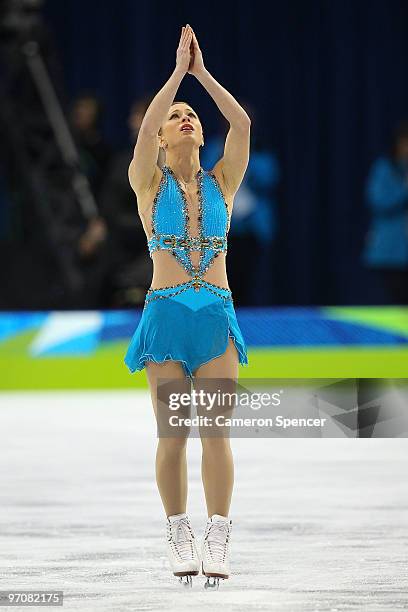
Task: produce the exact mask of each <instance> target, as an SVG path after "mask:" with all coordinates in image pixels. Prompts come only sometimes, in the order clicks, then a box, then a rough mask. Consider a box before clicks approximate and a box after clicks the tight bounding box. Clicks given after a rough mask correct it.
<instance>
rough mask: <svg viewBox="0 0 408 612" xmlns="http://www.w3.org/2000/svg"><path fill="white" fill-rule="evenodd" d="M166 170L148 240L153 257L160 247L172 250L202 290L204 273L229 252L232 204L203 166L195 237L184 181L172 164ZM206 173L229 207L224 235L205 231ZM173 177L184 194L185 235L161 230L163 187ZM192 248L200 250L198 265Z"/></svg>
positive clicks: (182, 204)
mask: <svg viewBox="0 0 408 612" xmlns="http://www.w3.org/2000/svg"><path fill="white" fill-rule="evenodd" d="M162 172H163V175H162V178H161V180H160V184H159V188H158V190H157V193H156V195H155V198H154V200H153V206H152V237H151V238H150V239H149V240H148V247H149V253H150V257H152V254H153V253H154V252H155V251H157V250H170V251H171V253H172V255H173V256H174V257H175V259H176V260H177V261H178V262H179V263H180V265H181V266H182V267H183V269H184V270H185V271H186V272H187V274H188V275H189V276H191V277H192V281H190V282H191V283H192V286H193V287H194V289H195V290H196V291H199V289H200V286H201V285H202V281H203V280H204V279H203V276H204V274H205V273H206V272H207V270H208V269H209V267H210V266H211V264H212V263H213V261H214V259H215V257H217V256H218V254H219V253H221V252H225V253H226V252H227V233H228V229H229V223H230V216H229V212H228V206H227V203H226V201H225V198H224V195H223V193H222V190H221V188H220V185H219V183H218V180H217V178H216V177H215V175H214V174H213V173H212V172H205V171H204V170H203V168H200V170H199V171H198V172H197V174H196V180H197V187H198V190H197V194H198V216H197V220H198V236H191V233H190V217H189V214H188V201H187V196H186V193H185V191H184V190H183V188H182V187H181V184H180V181H179V180H178V178H177V177H176V175H175V174H174V172H173V170H172V169H171V168H170V167H169V166H166V165H164V166H163V168H162ZM205 176H208V177H210V180H211V181H212V184H213V185H214V186H215V188H216V193H217V195H218V197H219V198H220V199H221V201H222V202H223V205H224V207H225V212H224V213H223V214H224V216H225V218H226V223H225V229H224V230H223V235H222V236H220V235H211V236H207V235H205V233H204V219H205V218H206V217H205V215H206V213H207V214H208V211H207V210H205V202H204V198H203V182H204V179H205ZM169 179H171V180H172V182H173V184H174V185H175V187H176V193H177V194H178V195H179V197H180V203H181V212H182V219H183V235H176V234H166V233H160V232H158V231H157V212H158V203H159V202H160V198H161V196H162V193H163V190H164V189H165V187H166V186H167V184H168V183H167V182H168V181H169ZM217 204H218V203H217ZM218 206H219V205H218ZM175 212H176V214H179V211H177V209H176V208H175ZM191 251H199V252H200V257H199V262H198V264H197V265H194V264H193V262H192V260H191V256H190V252H191ZM224 289H225V288H224Z"/></svg>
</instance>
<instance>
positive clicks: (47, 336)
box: [0, 307, 408, 390]
mask: <svg viewBox="0 0 408 612" xmlns="http://www.w3.org/2000/svg"><path fill="white" fill-rule="evenodd" d="M140 315H141V311H73V312H70V311H64V312H36V313H34V312H26V313H11V312H8V313H1V314H0V372H1V374H0V389H3V390H12V389H87V388H89V389H97V388H102V389H104V388H105V389H107V388H135V387H136V388H137V387H146V384H147V383H146V374H145V371H141V372H136V373H134V374H131V373H130V372H129V371H128V369H127V367H126V366H125V364H124V361H123V358H124V355H125V353H126V349H127V346H128V344H129V341H130V338H131V335H132V333H133V331H134V329H135V328H136V327H137V324H138V322H139V320H140ZM237 317H238V321H239V324H240V327H241V329H242V333H243V335H244V338H245V339H246V341H247V345H248V360H249V365H248V366H246V367H243V366H241V367H240V377H242V378H256V377H271V378H279V377H282V378H315V377H319V378H336V377H342V378H343V377H344V378H364V377H370V378H371V377H375V378H392V377H395V378H408V308H389V307H382V308H379V307H353V308H347V307H338V308H315V309H312V308H258V309H252V308H242V309H237Z"/></svg>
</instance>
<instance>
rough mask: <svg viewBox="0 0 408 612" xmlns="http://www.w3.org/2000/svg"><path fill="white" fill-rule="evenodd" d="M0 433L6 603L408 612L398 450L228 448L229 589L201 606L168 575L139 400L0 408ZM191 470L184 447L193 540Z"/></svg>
mask: <svg viewBox="0 0 408 612" xmlns="http://www.w3.org/2000/svg"><path fill="white" fill-rule="evenodd" d="M0 427H1V454H0V475H1V486H0V575H1V583H0V584H1V586H0V589H2V590H5V589H24V590H28V589H34V590H35V589H41V590H63V591H64V607H63V609H64V610H81V612H87V611H88V610H89V611H92V612H94V611H96V610H98V611H99V610H109V611H115V612H122V611H123V612H125V611H131V610H154V611H159V610H180V611H183V610H189V611H190V610H210V609H213V607H214V606H217V607H218V606H220V607H221V606H222V608H223V610H234V611H241V610H242V611H244V610H245V611H252V610H278V611H280V612H282V611H290V612H296V611H302V612H303V611H309V610H310V611H319V612H322V611H325V610H327V611H336V610H339V611H340V610H342V611H344V610H364V611H366V612H375V611H381V612H382V611H384V610H403V609H407V607H408V595H407V593H408V579H407V575H408V561H407V558H408V527H407V516H408V512H407V509H408V495H407V476H406V475H407V448H408V441H407V439H406V438H395V439H345V438H333V439H327V438H326V439H317V438H314V439H310V438H309V439H299V438H297V439H271V438H269V439H261V440H259V439H256V440H255V439H245V438H235V439H232V448H233V454H234V458H235V488H234V494H233V498H232V506H231V512H230V516H231V518H232V520H233V531H232V544H231V553H232V556H231V570H232V575H231V577H230V579H229V580H227V581H225V582H222V581H220V588H219V590H218V591H214V592H212V591H211V592H208V591H206V590H204V588H203V586H204V581H205V579H204V577H203V576H198V577H196V578H194V579H193V588H192V589H184V588H183V587H182V586H180V585H179V584H178V582H177V579H176V578H174V577H173V576H172V575H171V573H170V571H169V568H168V565H167V559H166V554H165V515H164V511H163V508H162V505H161V500H160V496H159V493H158V491H157V488H156V482H155V472H154V458H155V450H156V443H157V439H156V427H155V421H154V415H153V410H152V408H151V404H150V399H149V396H148V395H147V394H146V393H144V392H138V391H130V392H129V391H123V392H121V391H112V392H110V391H108V392H107V391H103V392H91V391H89V392H70V393H64V392H47V393H41V392H38V393H9V394H2V395H0ZM200 460H201V444H200V440H199V439H197V438H191V439H190V441H189V445H188V461H189V484H190V486H189V503H188V512H189V514H190V516H191V520H192V524H193V527H194V528H195V531H196V535H197V537H198V539H199V541H200V540H201V536H202V534H203V532H204V527H205V520H206V516H207V515H206V510H205V498H204V493H203V490H202V484H201V475H200ZM5 609H6V608H5ZM7 609H8V608H7ZM13 609H16V610H17V609H23V608H13ZM24 609H27V608H24ZM53 609H56V608H53Z"/></svg>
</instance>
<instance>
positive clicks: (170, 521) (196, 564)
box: [167, 512, 200, 587]
mask: <svg viewBox="0 0 408 612" xmlns="http://www.w3.org/2000/svg"><path fill="white" fill-rule="evenodd" d="M167 554H168V558H169V561H170V566H171V569H172V572H173V574H174V575H175V576H178V577H179V579H180V582H181V583H182V584H183V585H184V586H187V587H188V586H190V587H191V586H193V580H192V576H197V575H198V573H199V571H200V558H199V555H198V550H197V544H196V539H195V535H194V532H193V529H192V527H191V524H190V519H189V517H188V515H187V514H186V513H185V512H183V513H181V514H174V515H172V516H169V517H167ZM183 578H185V580H183Z"/></svg>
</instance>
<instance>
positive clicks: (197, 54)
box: [187, 30, 205, 76]
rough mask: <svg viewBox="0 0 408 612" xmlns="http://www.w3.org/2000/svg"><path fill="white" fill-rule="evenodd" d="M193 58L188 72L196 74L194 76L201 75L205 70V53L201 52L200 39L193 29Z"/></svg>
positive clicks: (191, 49)
mask: <svg viewBox="0 0 408 612" xmlns="http://www.w3.org/2000/svg"><path fill="white" fill-rule="evenodd" d="M190 53H191V60H190V65H189V67H188V70H187V72H188V73H189V74H194V76H197V75H199V74H200V73H201V72H204V70H205V66H204V62H203V54H202V53H201V49H200V47H199V45H198V40H197V38H196V35H195V33H194V30H193V39H192V41H191V46H190Z"/></svg>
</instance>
